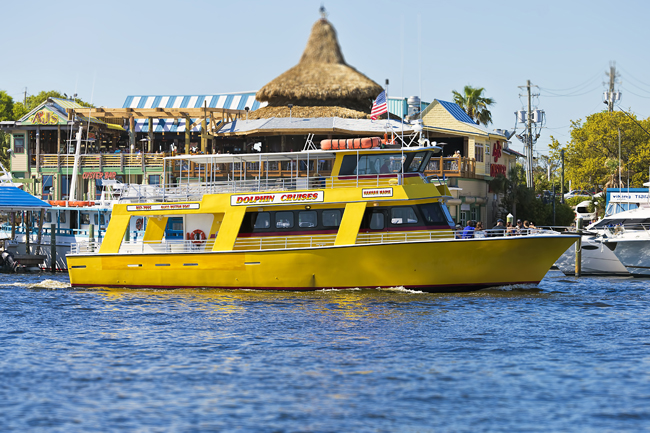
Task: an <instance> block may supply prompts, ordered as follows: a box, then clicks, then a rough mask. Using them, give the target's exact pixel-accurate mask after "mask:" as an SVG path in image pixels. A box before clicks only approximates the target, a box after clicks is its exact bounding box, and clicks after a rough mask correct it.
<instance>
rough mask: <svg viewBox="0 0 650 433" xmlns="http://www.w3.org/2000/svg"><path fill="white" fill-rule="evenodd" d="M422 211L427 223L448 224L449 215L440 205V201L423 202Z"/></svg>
mask: <svg viewBox="0 0 650 433" xmlns="http://www.w3.org/2000/svg"><path fill="white" fill-rule="evenodd" d="M419 207H420V211H421V212H422V215H423V216H424V222H425V223H426V224H446V223H447V217H446V215H445V213H444V211H443V210H442V207H441V206H440V203H427V204H421V205H420V206H419Z"/></svg>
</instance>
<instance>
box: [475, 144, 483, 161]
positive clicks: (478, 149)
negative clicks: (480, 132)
mask: <svg viewBox="0 0 650 433" xmlns="http://www.w3.org/2000/svg"><path fill="white" fill-rule="evenodd" d="M483 152H484V148H483V143H475V144H474V158H476V162H484V161H485V157H484V156H483V155H484V153H483Z"/></svg>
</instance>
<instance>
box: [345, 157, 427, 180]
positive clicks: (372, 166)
mask: <svg viewBox="0 0 650 433" xmlns="http://www.w3.org/2000/svg"><path fill="white" fill-rule="evenodd" d="M421 153H424V152H421ZM408 156H409V155H408V154H404V155H402V153H378V154H376V155H360V156H359V170H358V172H359V173H358V174H359V175H367V174H384V173H400V172H401V171H402V165H401V161H402V157H404V158H405V160H406V161H408ZM356 174H357V155H346V156H344V157H343V161H342V162H341V170H340V173H339V175H342V176H350V175H356Z"/></svg>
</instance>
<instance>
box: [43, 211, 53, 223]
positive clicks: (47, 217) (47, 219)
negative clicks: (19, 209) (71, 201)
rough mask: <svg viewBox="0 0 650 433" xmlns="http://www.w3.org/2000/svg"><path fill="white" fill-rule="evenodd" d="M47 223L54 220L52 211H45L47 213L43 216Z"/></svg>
mask: <svg viewBox="0 0 650 433" xmlns="http://www.w3.org/2000/svg"><path fill="white" fill-rule="evenodd" d="M43 219H44V220H45V222H46V223H51V222H52V212H45V215H44V217H43Z"/></svg>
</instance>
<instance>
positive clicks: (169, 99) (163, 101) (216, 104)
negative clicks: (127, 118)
mask: <svg viewBox="0 0 650 433" xmlns="http://www.w3.org/2000/svg"><path fill="white" fill-rule="evenodd" d="M205 103H207V106H208V107H209V108H225V109H230V110H244V109H245V108H246V107H248V108H249V110H251V111H254V110H257V109H258V108H261V107H264V106H266V102H259V101H257V100H256V99H255V92H237V93H219V94H215V95H131V96H127V97H126V100H125V101H124V105H123V106H122V108H202V107H203V106H204V104H205Z"/></svg>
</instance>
